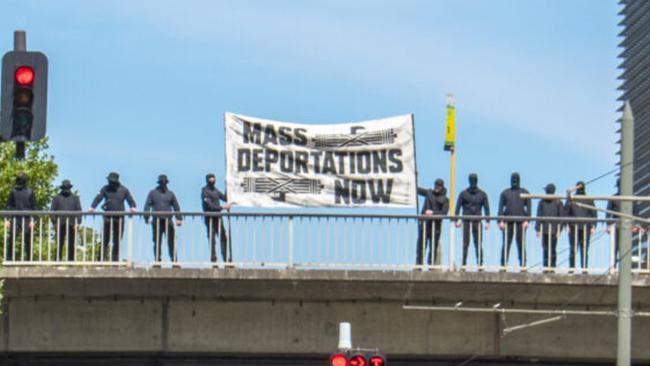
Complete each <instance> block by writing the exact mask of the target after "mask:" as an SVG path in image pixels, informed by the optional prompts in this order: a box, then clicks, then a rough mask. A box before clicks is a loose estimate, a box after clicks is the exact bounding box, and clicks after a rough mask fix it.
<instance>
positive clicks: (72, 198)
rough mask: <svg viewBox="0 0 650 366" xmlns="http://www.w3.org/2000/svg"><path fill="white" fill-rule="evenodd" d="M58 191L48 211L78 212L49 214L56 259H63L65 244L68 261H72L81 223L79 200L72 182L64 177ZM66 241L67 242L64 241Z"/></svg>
mask: <svg viewBox="0 0 650 366" xmlns="http://www.w3.org/2000/svg"><path fill="white" fill-rule="evenodd" d="M59 188H60V190H61V191H60V192H59V194H58V195H56V196H55V197H54V199H53V200H52V205H51V206H50V211H52V212H57V211H75V212H77V211H78V212H79V214H63V215H53V216H51V220H52V225H53V226H54V233H55V235H56V243H57V254H58V256H57V260H64V259H63V248H64V247H65V246H66V244H67V247H68V248H67V249H68V256H67V259H68V261H74V255H75V247H74V245H75V241H76V238H77V230H78V229H79V224H81V219H82V216H81V201H80V200H79V196H77V195H76V194H74V193H72V183H70V181H69V180H67V179H65V180H63V182H61V186H60V187H59ZM66 242H67V243H66Z"/></svg>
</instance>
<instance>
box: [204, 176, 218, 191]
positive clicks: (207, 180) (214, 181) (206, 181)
mask: <svg viewBox="0 0 650 366" xmlns="http://www.w3.org/2000/svg"><path fill="white" fill-rule="evenodd" d="M210 178H212V179H213V181H212V182H210ZM205 183H207V184H208V187H210V188H214V185H215V184H216V183H217V178H216V177H215V176H214V174H212V173H210V174H208V175H206V176H205Z"/></svg>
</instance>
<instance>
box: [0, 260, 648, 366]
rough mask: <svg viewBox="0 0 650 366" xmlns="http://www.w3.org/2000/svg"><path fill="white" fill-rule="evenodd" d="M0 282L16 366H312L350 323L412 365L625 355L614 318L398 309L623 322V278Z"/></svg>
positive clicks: (48, 270) (148, 276)
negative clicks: (166, 365)
mask: <svg viewBox="0 0 650 366" xmlns="http://www.w3.org/2000/svg"><path fill="white" fill-rule="evenodd" d="M0 277H2V278H4V279H5V302H4V315H3V318H2V319H3V321H2V322H0V352H2V354H3V355H4V356H2V357H5V359H6V360H9V359H11V357H18V358H19V359H20V355H21V354H22V355H24V354H30V355H31V356H30V357H32V358H33V357H34V355H39V354H40V355H47V354H56V355H64V356H65V355H68V356H70V357H71V356H74V355H92V354H98V353H100V354H106V355H113V356H118V355H129V354H134V355H144V356H142V357H145V358H146V359H151V358H147V357H149V356H147V355H155V357H162V358H170V357H171V358H174V355H184V356H183V357H184V358H188V359H189V358H192V357H194V358H196V357H199V358H200V357H201V355H211V356H210V357H213V358H215V359H218V358H221V359H228V360H230V361H228V362H230V363H227V362H226V361H224V362H222V363H216V364H233V365H234V364H236V363H232V362H233V361H232V358H228V355H236V356H235V359H237V360H240V361H241V360H246V359H250V360H252V359H255V358H256V357H257V358H258V359H259V358H260V357H262V356H264V358H265V359H275V360H280V361H278V362H280V363H282V362H283V361H281V360H285V361H284V362H285V363H287V362H288V363H287V364H289V363H291V362H290V361H287V357H289V360H291V359H293V358H292V357H294V356H295V357H297V358H298V359H302V360H304V362H303V363H302V364H313V363H309V360H318V359H319V358H320V357H321V356H324V355H327V354H328V353H329V352H331V351H333V350H334V349H335V347H336V344H337V336H338V334H337V333H338V323H339V322H340V321H350V322H351V323H352V324H353V341H354V344H355V346H360V347H373V348H374V347H377V348H379V349H381V350H382V351H383V352H384V353H386V354H387V355H388V357H389V359H393V360H400V361H399V362H404V364H419V363H418V362H423V363H427V362H428V363H427V364H434V362H445V361H444V360H463V359H467V358H474V359H476V360H477V361H476V362H479V361H480V362H483V363H478V364H488V363H485V362H506V364H507V362H515V364H516V362H520V363H521V362H535V363H537V364H544V362H546V363H545V364H566V363H573V364H578V363H585V362H587V363H608V362H611V361H612V360H613V359H614V357H615V354H616V352H615V347H616V318H615V317H614V316H567V317H566V318H564V319H563V320H560V321H557V322H553V323H549V324H546V325H542V326H537V327H532V328H526V329H523V330H519V331H516V332H513V333H510V334H509V335H507V336H502V330H503V329H504V327H507V326H512V325H518V324H525V323H528V322H530V321H534V320H539V319H543V318H546V317H547V316H544V315H541V316H540V315H529V314H516V315H515V314H507V315H506V316H505V318H504V317H503V316H502V315H500V314H493V313H472V312H463V313H461V312H439V311H414V310H405V309H403V307H402V306H403V305H407V304H410V305H453V304H456V303H457V302H459V301H463V306H465V307H491V306H493V305H494V304H495V303H501V304H502V307H504V308H511V309H513V308H516V309H560V308H561V309H574V310H576V309H578V310H615V308H616V276H615V275H605V276H592V275H589V276H584V275H560V274H551V275H544V274H531V273H477V272H464V273H463V272H437V271H425V272H411V271H396V272H388V271H343V270H341V271H322V270H315V271H306V270H267V269H257V270H254V269H250V270H245V269H172V268H149V269H145V268H121V267H75V266H68V267H65V266H62V267H3V268H2V269H0ZM633 304H634V308H635V310H638V311H648V310H649V309H650V277H648V276H643V275H639V276H635V277H634V291H633ZM649 338H650V319H649V318H634V320H633V347H632V348H633V357H634V359H635V360H637V361H639V362H641V363H645V362H650V347H647V346H646V344H647V340H648V339H649ZM291 355H293V356H291ZM151 357H154V356H151ZM481 360H482V361H481ZM513 360H514V361H513ZM161 362H162V361H161ZM242 362H243V361H242ZM540 362H541V363H540ZM561 362H563V363H561ZM452 363H453V362H452ZM118 364H119V363H118ZM142 364H144V363H142ZM170 364H171V363H170ZM196 364H197V365H198V364H201V363H200V362H198V361H197V363H196ZM259 364H263V362H261V361H260V362H259ZM439 364H444V363H439Z"/></svg>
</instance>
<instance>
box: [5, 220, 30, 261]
mask: <svg viewBox="0 0 650 366" xmlns="http://www.w3.org/2000/svg"><path fill="white" fill-rule="evenodd" d="M30 222H31V218H29V217H20V216H16V217H12V218H11V221H10V224H11V226H10V227H9V230H7V239H8V240H7V253H5V258H6V260H7V261H13V260H14V249H15V242H16V241H17V242H18V243H21V244H22V249H23V251H22V254H21V255H19V256H18V260H19V261H31V260H32V228H31V227H29V224H30Z"/></svg>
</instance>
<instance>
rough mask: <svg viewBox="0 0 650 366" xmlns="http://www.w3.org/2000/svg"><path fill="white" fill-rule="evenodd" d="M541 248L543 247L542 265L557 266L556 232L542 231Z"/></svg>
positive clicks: (546, 266) (547, 266)
mask: <svg viewBox="0 0 650 366" xmlns="http://www.w3.org/2000/svg"><path fill="white" fill-rule="evenodd" d="M542 248H544V263H543V264H542V267H545V268H555V267H556V266H557V234H551V233H548V232H546V233H544V232H543V233H542Z"/></svg>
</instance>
